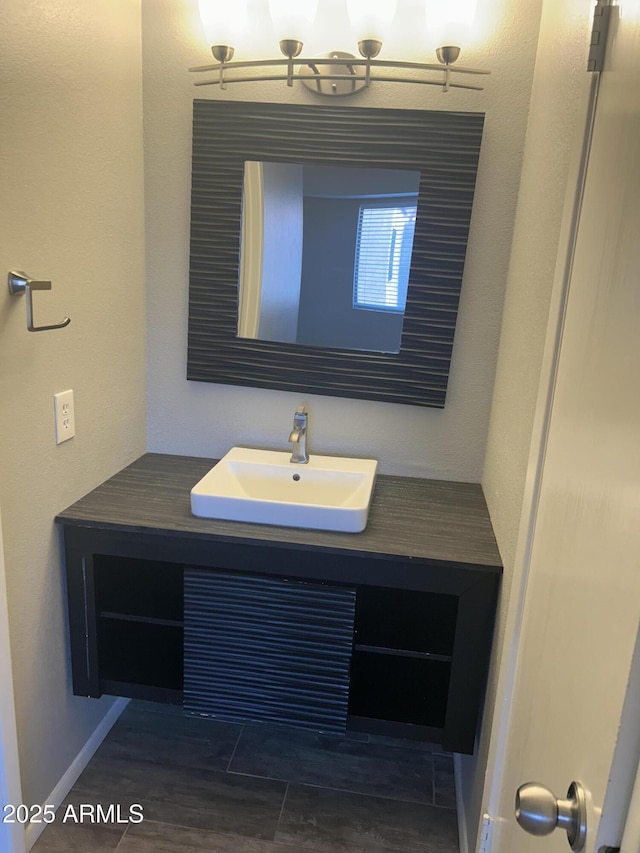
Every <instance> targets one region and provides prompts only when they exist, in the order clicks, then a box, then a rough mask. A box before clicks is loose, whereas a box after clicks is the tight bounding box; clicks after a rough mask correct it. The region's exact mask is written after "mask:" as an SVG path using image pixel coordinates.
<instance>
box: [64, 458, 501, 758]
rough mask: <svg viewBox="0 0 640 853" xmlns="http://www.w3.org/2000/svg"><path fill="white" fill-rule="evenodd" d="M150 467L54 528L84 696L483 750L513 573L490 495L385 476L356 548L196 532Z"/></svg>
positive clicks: (203, 528)
mask: <svg viewBox="0 0 640 853" xmlns="http://www.w3.org/2000/svg"><path fill="white" fill-rule="evenodd" d="M213 464H214V460H210V459H197V458H193V457H177V456H166V455H160V454H146V455H145V456H143V457H141V458H140V459H139V460H137V461H136V462H134V463H133V464H132V465H130V466H129V467H128V468H126V469H124V470H123V471H121V472H120V473H119V474H117V475H116V476H115V477H112V478H111V479H110V480H108V481H107V482H106V483H104V484H103V485H102V486H99V487H98V488H97V489H96V490H94V491H93V492H91V493H90V494H89V495H87V496H86V497H85V498H83V499H82V500H80V501H78V502H77V503H76V504H74V505H73V506H72V507H69V509H67V510H65V511H64V512H62V513H60V514H59V516H58V517H57V519H56V521H57V522H58V524H59V525H60V526H61V528H62V531H63V536H64V549H65V562H66V571H67V589H68V603H69V630H70V644H71V657H72V672H73V688H74V693H76V694H77V695H82V696H92V697H98V696H101V695H102V694H110V695H117V696H130V697H133V698H146V699H152V700H155V701H163V702H171V703H174V704H183V706H184V708H185V711H186V712H188V713H195V714H204V715H211V716H214V717H217V718H220V719H235V720H249V721H251V722H260V721H265V722H272V723H273V722H275V723H281V724H285V725H292V726H298V727H303V728H312V729H315V730H326V731H335V732H341V731H346V730H358V731H363V732H371V733H379V734H387V735H390V736H398V737H409V738H417V739H426V740H432V741H435V742H438V743H441V744H442V745H443V746H444V747H445V748H447V749H450V750H452V751H457V752H472V751H473V748H474V740H475V733H476V727H477V721H478V717H479V713H480V710H481V700H482V695H483V691H484V685H485V679H486V672H487V666H488V660H489V654H490V648H491V638H492V632H493V623H494V618H495V607H496V597H497V591H498V586H499V581H500V575H501V564H500V559H499V555H498V551H497V548H496V544H495V539H494V537H493V531H492V529H491V524H490V521H489V518H488V514H487V510H486V505H485V502H484V498H483V496H482V492H481V489H480V487H479V486H477V485H474V484H468V483H446V482H441V481H429V480H420V479H415V478H403V477H389V476H384V475H383V476H379V477H378V481H377V483H376V488H375V493H374V497H373V501H372V505H371V511H370V517H369V524H368V526H367V529H366V530H365V531H364V532H363V533H360V534H355V535H354V534H350V533H335V532H326V531H317V530H305V529H293V528H291V529H289V528H283V527H272V526H267V525H257V524H244V523H238V522H230V521H218V520H212V519H203V518H197V517H195V516H193V515H192V514H191V512H190V506H189V491H190V489H191V487H192V486H193V485H194V483H196V482H197V481H198V480H199V479H200V477H202V476H203V474H204V473H206V471H208V470H209V469H210V468H211V466H212V465H213Z"/></svg>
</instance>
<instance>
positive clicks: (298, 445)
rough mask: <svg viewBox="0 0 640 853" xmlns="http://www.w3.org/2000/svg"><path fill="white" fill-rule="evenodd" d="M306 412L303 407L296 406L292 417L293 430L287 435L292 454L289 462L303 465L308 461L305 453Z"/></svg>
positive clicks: (307, 455)
mask: <svg viewBox="0 0 640 853" xmlns="http://www.w3.org/2000/svg"><path fill="white" fill-rule="evenodd" d="M307 417H308V416H307V412H306V410H305V407H304V406H298V408H297V409H296V412H295V414H294V416H293V429H292V430H291V434H290V435H289V441H290V442H291V443H292V444H293V453H292V454H291V459H290V460H289V461H290V462H298V463H300V464H301V465H304V464H305V463H306V462H308V461H309V454H308V453H307Z"/></svg>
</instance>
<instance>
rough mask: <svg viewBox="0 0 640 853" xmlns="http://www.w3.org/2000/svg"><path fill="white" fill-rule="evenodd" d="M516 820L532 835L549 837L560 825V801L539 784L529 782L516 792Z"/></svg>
mask: <svg viewBox="0 0 640 853" xmlns="http://www.w3.org/2000/svg"><path fill="white" fill-rule="evenodd" d="M516 820H517V821H518V823H519V824H520V826H521V827H522V828H523V829H524V830H525V832H528V833H529V834H530V835H549V834H550V833H552V832H553V830H554V829H555V828H556V827H557V825H558V800H557V799H556V797H555V795H554V794H553V792H552V791H550V790H549V789H548V788H545V787H544V785H538V783H537V782H527V783H526V785H521V786H520V787H519V788H518V790H517V792H516Z"/></svg>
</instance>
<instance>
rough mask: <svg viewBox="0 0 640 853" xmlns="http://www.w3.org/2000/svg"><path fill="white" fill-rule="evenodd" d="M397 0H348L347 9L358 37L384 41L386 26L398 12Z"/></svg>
mask: <svg viewBox="0 0 640 853" xmlns="http://www.w3.org/2000/svg"><path fill="white" fill-rule="evenodd" d="M397 5H398V3H397V0H347V11H348V13H349V20H350V21H351V26H352V27H353V32H354V35H355V36H356V38H358V39H377V40H378V41H384V40H385V36H386V35H388V33H386V32H385V28H386V27H387V26H388V25H389V24H390V23H391V21H393V18H394V16H395V14H396V7H397Z"/></svg>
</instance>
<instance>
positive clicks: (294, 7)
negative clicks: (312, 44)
mask: <svg viewBox="0 0 640 853" xmlns="http://www.w3.org/2000/svg"><path fill="white" fill-rule="evenodd" d="M231 2H235V0H231ZM317 8H318V0H269V12H270V13H271V20H272V21H273V27H274V30H275V35H276V38H277V39H279V40H281V39H295V40H298V41H305V39H306V38H307V35H308V32H309V30H310V28H311V25H312V24H313V21H314V19H315V17H316V10H317Z"/></svg>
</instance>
